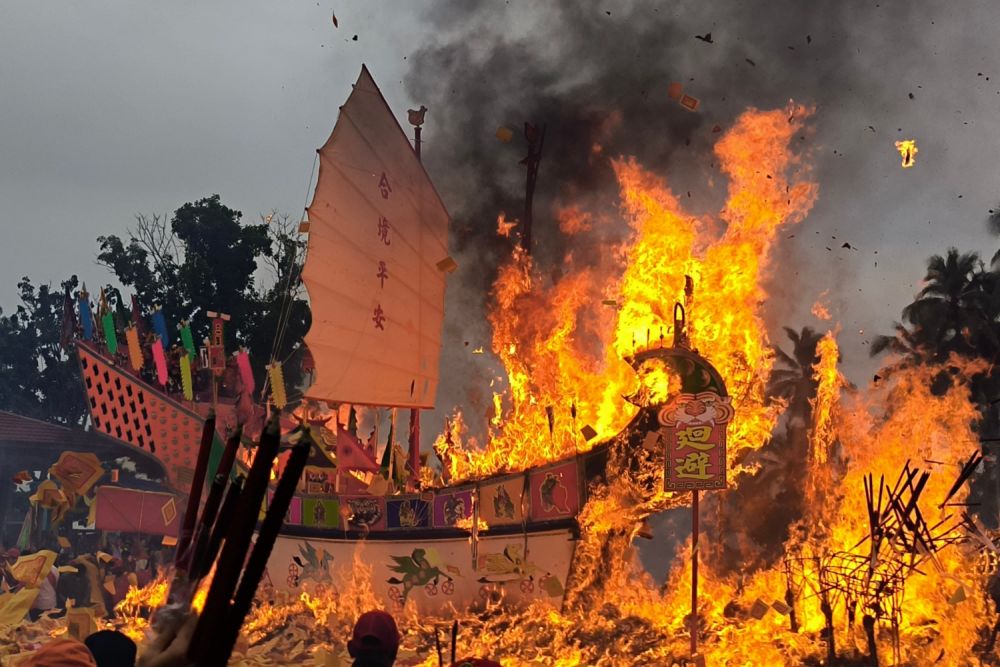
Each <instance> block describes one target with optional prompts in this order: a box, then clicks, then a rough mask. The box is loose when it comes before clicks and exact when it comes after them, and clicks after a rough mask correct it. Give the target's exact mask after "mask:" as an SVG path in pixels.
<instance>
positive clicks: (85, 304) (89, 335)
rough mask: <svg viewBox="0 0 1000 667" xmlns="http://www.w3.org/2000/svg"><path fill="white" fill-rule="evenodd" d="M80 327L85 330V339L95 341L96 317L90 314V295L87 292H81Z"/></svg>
mask: <svg viewBox="0 0 1000 667" xmlns="http://www.w3.org/2000/svg"><path fill="white" fill-rule="evenodd" d="M80 326H81V327H82V328H83V339H84V340H93V339H94V316H93V315H92V314H91V312H90V295H89V294H87V291H86V290H82V291H81V292H80Z"/></svg>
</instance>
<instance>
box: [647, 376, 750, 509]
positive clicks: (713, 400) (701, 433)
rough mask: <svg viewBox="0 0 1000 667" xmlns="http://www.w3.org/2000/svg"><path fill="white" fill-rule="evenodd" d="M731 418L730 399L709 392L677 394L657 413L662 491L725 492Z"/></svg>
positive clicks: (731, 407)
mask: <svg viewBox="0 0 1000 667" xmlns="http://www.w3.org/2000/svg"><path fill="white" fill-rule="evenodd" d="M732 418H733V406H732V405H731V402H730V398H729V397H728V396H719V395H718V394H716V393H715V392H712V391H705V392H701V393H698V394H681V395H680V396H678V397H677V398H676V399H674V400H673V401H671V402H670V403H669V404H668V405H666V406H664V407H663V408H662V409H660V412H659V414H658V415H657V419H658V421H659V422H660V424H661V425H662V428H661V429H660V432H661V433H662V435H663V441H664V443H665V445H666V454H665V456H664V464H665V471H664V478H663V489H664V490H665V491H694V490H698V489H724V488H726V426H727V425H728V424H729V421H730V420H731V419H732Z"/></svg>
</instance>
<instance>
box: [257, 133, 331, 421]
mask: <svg viewBox="0 0 1000 667" xmlns="http://www.w3.org/2000/svg"><path fill="white" fill-rule="evenodd" d="M318 163H319V151H316V154H315V155H314V156H313V163H312V168H311V169H310V170H309V184H308V185H307V186H306V196H305V201H304V202H303V204H302V213H303V215H302V217H300V219H299V223H300V224H301V223H302V222H303V220H302V218H304V217H305V213H306V212H307V210H308V208H307V207H308V204H309V195H310V193H311V192H312V186H313V179H314V178H315V175H316V166H317V164H318ZM307 253H308V242H307V243H306V246H305V247H304V248H303V249H302V261H301V262H300V261H299V251H298V246H297V243H296V247H295V252H293V253H292V258H291V262H292V264H291V266H290V267H289V269H288V276H287V278H286V280H285V287H284V289H283V290H282V292H283V294H282V302H281V309H280V310H279V312H278V324H277V327H276V330H275V332H274V342H273V343H272V344H271V356H270V358H269V359H268V364H273V363H274V362H275V361H276V360H277V356H278V353H279V351H280V350H281V344H282V342H283V341H284V338H285V331H286V330H287V328H288V320H289V318H290V317H291V313H292V306H293V304H294V299H292V284H293V283H297V282H298V279H299V276H300V275H301V273H302V268H303V267H304V266H305V258H306V254H307ZM293 277H294V280H293ZM293 352H294V350H293ZM291 355H292V353H289V355H288V357H286V358H285V361H287V360H288V359H289V358H291ZM282 365H284V362H283V363H282ZM269 379H270V378H269V377H268V375H267V374H266V373H265V375H264V383H263V386H262V387H261V390H260V400H261V402H262V403H263V402H264V401H265V399H266V397H267V390H268V384H269Z"/></svg>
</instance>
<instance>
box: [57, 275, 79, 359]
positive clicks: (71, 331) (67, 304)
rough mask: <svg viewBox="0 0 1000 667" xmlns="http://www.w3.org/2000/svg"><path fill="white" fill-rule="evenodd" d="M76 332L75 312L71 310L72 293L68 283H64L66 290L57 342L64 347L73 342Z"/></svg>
mask: <svg viewBox="0 0 1000 667" xmlns="http://www.w3.org/2000/svg"><path fill="white" fill-rule="evenodd" d="M75 332H76V313H74V312H73V295H71V294H70V293H69V285H66V292H65V294H64V295H63V321H62V335H61V336H60V337H59V344H60V345H62V346H63V347H64V348H65V347H68V346H69V344H70V343H72V342H73V336H74V335H75Z"/></svg>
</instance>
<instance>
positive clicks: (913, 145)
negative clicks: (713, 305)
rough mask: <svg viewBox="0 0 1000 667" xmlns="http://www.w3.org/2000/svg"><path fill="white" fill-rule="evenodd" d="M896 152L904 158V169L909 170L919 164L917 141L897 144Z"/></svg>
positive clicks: (903, 141) (905, 140)
mask: <svg viewBox="0 0 1000 667" xmlns="http://www.w3.org/2000/svg"><path fill="white" fill-rule="evenodd" d="M896 150H897V151H899V155H900V156H901V157H902V158H903V163H902V164H903V169H909V168H910V167H912V166H913V165H914V164H916V162H917V141H916V139H903V140H902V141H897V142H896Z"/></svg>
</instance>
